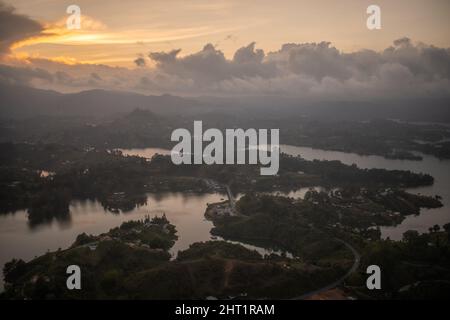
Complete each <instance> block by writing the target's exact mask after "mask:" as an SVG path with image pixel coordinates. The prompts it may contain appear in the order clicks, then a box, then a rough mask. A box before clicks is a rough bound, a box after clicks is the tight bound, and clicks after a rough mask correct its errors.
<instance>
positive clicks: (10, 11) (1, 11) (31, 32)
mask: <svg viewBox="0 0 450 320" xmlns="http://www.w3.org/2000/svg"><path fill="white" fill-rule="evenodd" d="M41 31H42V25H41V24H40V23H38V22H37V21H34V20H32V19H30V18H29V17H27V16H25V15H21V14H17V13H16V12H15V9H14V8H13V7H10V6H8V5H6V4H4V3H3V2H0V55H1V54H4V53H7V52H8V51H9V48H10V46H11V45H12V44H13V43H15V42H17V41H20V40H23V39H27V38H30V37H33V36H36V35H38V34H39V33H40V32H41Z"/></svg>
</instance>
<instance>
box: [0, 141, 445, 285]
mask: <svg viewBox="0 0 450 320" xmlns="http://www.w3.org/2000/svg"><path fill="white" fill-rule="evenodd" d="M280 149H281V152H284V153H288V154H291V155H300V156H302V157H303V158H305V159H307V160H313V159H321V160H340V161H342V162H343V163H346V164H353V163H354V164H356V165H357V166H358V167H360V168H385V169H398V170H411V171H414V172H423V173H429V174H431V175H432V176H433V177H434V178H435V183H434V185H433V186H429V187H423V188H416V189H410V190H409V191H410V192H415V193H422V194H427V195H436V194H438V195H440V196H442V198H443V202H444V207H443V208H438V209H426V210H422V211H421V214H420V215H417V216H408V217H407V218H406V219H405V220H404V221H403V223H401V224H400V225H398V226H396V227H389V228H388V227H383V228H381V230H382V236H383V237H390V238H391V239H395V240H399V239H401V237H402V234H403V232H405V231H407V230H409V229H414V230H418V231H420V232H426V231H427V230H428V228H429V227H431V226H433V225H435V224H438V225H441V226H442V225H443V224H445V223H448V222H450V211H449V208H450V161H449V160H445V161H441V160H439V159H437V158H435V157H432V156H427V155H423V160H422V161H408V160H391V159H385V158H383V157H379V156H361V155H357V154H353V153H345V152H335V151H325V150H317V149H312V148H306V147H295V146H287V145H281V146H280ZM122 151H123V152H124V154H129V155H139V156H143V157H146V158H151V157H152V156H153V155H154V154H155V153H160V154H170V151H169V150H164V149H156V148H147V149H130V150H122ZM306 191H307V189H301V190H297V191H295V192H291V193H289V194H288V195H289V196H292V197H303V196H304V194H305V192H306ZM224 198H226V195H224V194H201V195H200V194H185V193H161V194H157V195H155V194H149V195H148V198H147V204H145V205H143V206H141V207H138V208H136V209H134V210H132V211H131V212H127V213H118V214H114V213H111V212H108V211H105V210H104V209H103V207H102V206H101V204H100V203H99V202H97V201H73V202H72V203H71V205H70V220H68V221H53V222H52V223H49V224H43V225H40V226H37V227H31V226H29V224H28V221H27V213H26V211H17V212H15V213H11V214H6V215H0V265H1V266H3V265H4V263H5V262H7V261H9V260H11V259H12V258H21V259H24V260H26V261H27V260H30V259H32V258H33V257H35V256H39V255H41V254H44V253H45V252H46V251H47V250H50V251H53V250H57V249H58V248H66V247H68V246H69V245H71V244H72V243H73V242H74V240H75V238H76V236H77V235H79V234H81V233H83V232H85V233H88V234H100V233H104V232H107V231H108V230H109V229H111V228H114V227H116V226H119V225H120V224H121V223H122V222H123V221H127V220H135V219H142V218H144V216H145V215H147V214H150V215H155V214H158V215H162V214H163V213H165V214H166V216H167V218H168V219H169V221H170V222H171V223H173V224H174V225H175V226H176V228H177V230H178V236H179V239H178V241H177V242H176V243H175V245H174V247H173V248H172V249H171V253H172V254H173V255H175V254H176V253H177V252H178V250H184V249H187V248H188V247H189V245H190V244H192V243H194V242H198V241H207V240H210V239H211V235H210V230H211V227H212V223H211V222H210V221H207V220H205V218H204V212H205V210H206V206H207V204H208V203H213V202H218V201H221V199H224ZM246 247H248V248H250V249H255V250H257V251H258V252H260V253H262V254H264V253H270V252H272V251H270V250H266V249H263V248H258V247H253V246H248V245H246ZM0 276H1V281H0V287H2V286H3V283H2V282H3V281H2V280H3V276H2V275H0Z"/></svg>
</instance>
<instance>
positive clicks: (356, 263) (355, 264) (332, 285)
mask: <svg viewBox="0 0 450 320" xmlns="http://www.w3.org/2000/svg"><path fill="white" fill-rule="evenodd" d="M335 240H336V241H339V242H341V243H343V244H344V245H345V246H346V247H347V248H349V249H350V251H351V252H352V253H353V256H354V259H355V260H354V262H353V265H352V267H351V268H350V269H349V270H348V271H347V273H346V274H345V275H343V276H342V277H340V278H339V279H337V280H336V281H334V282H332V283H330V284H328V285H326V286H325V287H322V288H319V289H317V290H314V291H310V292H308V293H305V294H302V295H301V296H298V297H294V298H291V300H304V299H307V298H309V297H311V296H313V295H316V294H319V293H322V292H325V291H328V290H331V289H333V288H336V287H337V286H339V285H341V284H342V283H343V282H344V280H345V279H347V278H348V277H349V276H350V275H351V274H352V273H353V272H355V271H356V270H357V269H358V267H359V263H360V261H361V255H360V254H359V253H358V251H356V249H355V248H353V247H352V246H351V245H350V244H349V243H347V242H345V241H344V240H341V239H338V238H336V239H335Z"/></svg>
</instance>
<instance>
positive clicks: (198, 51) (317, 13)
mask: <svg viewBox="0 0 450 320" xmlns="http://www.w3.org/2000/svg"><path fill="white" fill-rule="evenodd" d="M71 4H76V5H78V6H79V7H80V8H81V14H82V16H81V19H82V20H81V21H82V22H81V29H80V30H68V29H67V28H66V26H65V22H66V19H67V17H68V14H67V13H66V9H67V7H68V6H69V5H71ZM370 4H377V5H379V6H380V7H381V17H382V29H381V30H373V31H370V30H368V29H367V27H366V19H367V17H368V14H367V13H366V8H367V7H368V6H369V5H370ZM0 9H1V12H0V13H1V15H2V19H0V21H1V22H0V25H1V29H2V31H1V32H0V37H1V38H0V44H1V45H0V59H1V63H3V71H2V72H3V77H9V78H8V80H7V81H9V82H14V81H15V82H18V81H21V82H25V83H26V84H30V83H32V84H33V85H36V86H39V87H47V88H53V89H56V90H61V91H76V90H82V89H89V88H110V89H120V90H132V91H139V92H147V93H152V92H167V91H169V92H171V91H172V89H174V88H176V89H177V91H182V92H184V93H193V92H194V91H195V93H199V92H200V91H202V92H201V93H203V94H204V93H209V92H210V91H211V90H213V89H214V90H213V91H218V92H219V91H220V92H223V91H227V90H229V89H230V88H231V89H232V91H233V90H235V89H236V88H239V90H241V91H245V90H246V89H245V88H247V89H249V90H250V89H251V90H250V91H252V90H255V91H261V90H262V91H265V92H277V91H279V90H281V91H283V90H284V88H285V86H286V83H287V84H288V85H289V86H292V87H293V91H296V89H294V87H295V85H293V83H297V82H295V81H290V82H287V81H285V80H286V79H287V78H289V77H292V76H293V75H295V79H294V80H299V78H298V75H301V79H300V80H301V81H300V82H301V83H300V84H299V85H305V86H307V87H308V90H309V92H311V90H310V87H309V85H310V84H305V83H304V81H307V82H308V81H310V80H311V81H316V82H317V84H319V85H324V86H325V87H327V88H328V87H329V86H330V85H332V86H333V88H334V85H335V84H334V83H333V84H330V82H329V81H332V80H333V81H334V80H338V81H340V82H341V83H340V84H339V85H341V84H342V80H345V81H348V80H349V79H351V80H352V81H358V82H361V81H363V80H364V81H366V80H367V81H368V80H370V81H372V80H373V77H372V78H371V77H369V76H376V77H383V76H385V74H384V73H383V72H387V71H386V70H387V69H389V70H391V71H392V70H393V69H395V68H396V69H395V71H392V72H394V73H395V74H402V72H403V73H405V74H408V72H409V75H410V76H413V77H414V79H415V80H420V81H423V80H424V79H428V80H430V76H431V74H432V73H433V72H435V71H436V72H438V73H440V72H441V71H440V69H441V68H442V67H444V68H445V67H447V63H448V55H449V51H448V50H449V49H448V48H449V47H450V1H448V0H428V1H427V0H396V1H392V0H376V1H374V0H370V1H366V0H341V1H336V0H315V1H306V0H280V1H273V0H271V1H270V0H252V1H244V0H227V1H225V0H192V1H186V0H128V1H120V0H109V1H93V0H77V1H72V0H70V1H65V0H34V1H33V0H15V1H6V2H3V3H2V5H1V7H0ZM399 39H404V40H399ZM405 39H406V40H405ZM398 40H399V41H398ZM395 41H397V42H395ZM321 43H323V44H322V45H321ZM394 43H396V44H394ZM286 44H296V45H297V46H296V47H295V48H293V47H292V46H289V45H287V46H286ZM393 45H394V47H395V48H396V49H395V52H394V53H395V54H394V55H392V54H390V53H389V52H387V53H386V51H385V50H386V49H388V51H389V50H391V49H389V48H392V46H393ZM283 48H284V49H283ZM438 48H439V50H440V51H439V50H438ZM241 49H242V50H241ZM367 49H369V50H372V51H370V53H368V51H367ZM397 49H398V50H397ZM400 49H401V50H400ZM239 50H241V51H240V52H241V60H240V61H238V60H234V57H235V55H236V53H237V52H239ZM308 50H309V51H311V52H314V53H311V54H309V53H307V54H305V52H306V51H308ZM318 50H319V51H320V52H322V53H320V52H319V53H317V52H318ZM407 50H409V53H408V52H406V51H407ZM288 51H289V53H288ZM293 51H295V52H296V54H297V56H296V57H297V58H296V59H292V52H293ZM309 51H308V52H309ZM430 51H432V52H431V53H430ZM299 52H302V53H301V54H300V55H298V53H299ZM353 53H354V55H352V54H353ZM397 54H400V55H401V56H402V58H401V59H405V60H404V63H403V62H399V61H400V60H401V59H400V58H398V57H397ZM411 55H416V56H415V58H413V60H414V59H416V58H417V59H418V62H414V63H413V64H411V61H412V60H411V59H412V58H411ZM321 56H323V57H322V60H320V61H319V60H317V57H319V58H320V57H321ZM355 56H356V57H358V59H359V60H358V59H356V58H355ZM362 56H364V57H362ZM369 56H370V57H369ZM431 56H432V57H433V63H435V62H434V60H435V59H436V57H438V60H439V61H438V62H436V63H437V64H439V66H437V65H433V66H432V67H430V63H429V62H427V61H428V60H427V59H430V57H431ZM205 57H207V59H206V58H205ZM211 57H212V58H211ZM249 57H251V59H253V60H252V61H250V62H251V63H250V64H252V63H253V64H254V63H257V64H259V65H258V68H257V70H256V69H255V68H254V67H255V66H250V65H249V64H248V62H249V60H248V59H249ZM289 57H290V58H289ZM336 57H337V59H338V60H339V61H334V62H333V61H331V60H333V59H335V58H336ZM208 59H209V60H208ZM214 59H216V60H214ZM286 59H288V60H286ZM289 59H290V60H289ZM309 59H316V60H317V61H315V62H311V61H309ZM323 59H324V60H323ZM424 59H425V60H426V61H425V60H424ZM199 60H201V61H199ZM350 60H351V62H350ZM366 60H367V61H369V62H370V63H375V62H376V63H377V66H376V67H370V68H369V69H370V72H377V74H375V73H374V74H371V75H369V74H368V70H363V69H361V68H363V67H362V64H365V63H367V61H366ZM419 60H420V62H419ZM205 61H206V62H205ZM280 61H284V62H283V63H280ZM286 61H289V63H291V62H292V61H296V62H298V63H300V65H301V66H300V67H299V66H297V67H296V66H293V67H292V68H291V66H289V67H288V71H286V68H285V65H286V63H285V62H286ZM402 61H403V60H402ZM408 61H409V62H408ZM243 62H245V63H247V65H246V67H245V68H243V67H242V65H235V66H234V65H233V64H239V63H243ZM221 63H222V64H223V66H221ZM408 63H410V65H407V64H408ZM422 63H423V68H422V67H420V68H417V65H418V64H422ZM328 64H329V65H328ZM339 64H342V65H341V66H339ZM394 64H400V65H401V67H406V68H407V69H408V70H403V69H401V68H400V67H399V66H395V65H394ZM311 66H316V67H315V69H314V70H308V68H311ZM259 67H263V68H262V69H261V68H259ZM325 67H326V68H327V69H326V70H325V71H323V70H321V68H325ZM11 68H19V69H14V70H13V69H11ZM339 68H341V69H339ZM424 68H425V69H427V70H428V71H427V72H430V73H429V74H428V73H427V74H426V76H423V75H421V76H420V77H418V74H417V72H418V70H423V69H424ZM430 68H431V69H430ZM216 69H217V70H216ZM225 69H226V70H225ZM300 69H301V72H300V71H299V70H300ZM338 69H339V70H338ZM344 69H345V70H344ZM356 69H358V71H357V72H356V73H355V70H356ZM211 70H213V71H214V70H215V71H217V73H216V74H212V72H213V71H211ZM280 70H282V71H280ZM305 70H306V73H305V72H304V71H305ZM391 71H389V72H391ZM45 72H47V73H48V75H47V74H45ZM119 74H120V76H119ZM280 74H281V76H280ZM337 74H339V75H337ZM362 74H364V77H366V79H362ZM1 76H2V74H1V73H0V77H1ZM306 76H307V77H306ZM305 77H306V78H308V77H309V78H308V79H306V78H305ZM439 77H441V78H442V77H443V78H442V79H439V81H441V80H444V81H448V79H447V74H445V75H442V74H440V75H439ZM249 78H251V79H252V82H251V83H248V82H245V83H240V84H239V83H237V82H236V81H248V79H249ZM310 78H311V79H310ZM431 78H433V77H431ZM434 78H435V77H434ZM49 79H51V81H50V80H49ZM261 79H262V80H261ZM265 79H270V82H267V81H263V80H265ZM213 80H214V81H215V80H217V81H218V83H213V84H214V85H212V84H211V83H212V82H211V81H213ZM428 80H427V81H428ZM258 81H259V82H258ZM324 81H328V82H324ZM367 81H366V82H364V83H360V84H358V85H361V86H363V87H372V85H373V84H367ZM433 81H434V80H433ZM257 82H258V83H257ZM297 84H298V83H297ZM446 84H447V83H445V84H442V83H440V86H441V87H442V86H444V88H446ZM206 85H208V86H206ZM352 85H353V82H352ZM433 88H434V87H433ZM198 89H202V90H198ZM321 90H322V89H321ZM327 90H328V89H327ZM333 90H334V89H333ZM380 90H381V89H380ZM319 91H320V90H319Z"/></svg>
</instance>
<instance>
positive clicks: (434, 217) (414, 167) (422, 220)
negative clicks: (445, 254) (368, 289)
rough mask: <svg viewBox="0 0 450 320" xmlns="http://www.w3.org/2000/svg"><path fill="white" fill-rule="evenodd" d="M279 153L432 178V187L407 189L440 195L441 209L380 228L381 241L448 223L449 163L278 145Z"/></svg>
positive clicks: (397, 238)
mask: <svg viewBox="0 0 450 320" xmlns="http://www.w3.org/2000/svg"><path fill="white" fill-rule="evenodd" d="M280 150H281V152H284V153H286V154H290V155H294V156H296V155H300V156H301V157H303V158H304V159H306V160H314V159H318V160H340V161H341V162H343V163H345V164H349V165H351V164H356V165H357V166H358V167H360V168H367V169H372V168H382V169H390V170H410V171H413V172H417V173H428V174H431V175H432V176H433V177H434V184H433V185H432V186H427V187H420V188H411V189H407V191H409V192H413V193H421V194H424V195H430V196H434V195H440V196H441V197H442V202H443V204H444V206H443V207H442V208H436V209H422V210H421V214H420V215H411V216H408V217H406V219H405V220H404V221H403V222H402V223H401V224H400V225H398V226H396V227H382V228H381V234H382V237H384V238H386V237H390V238H391V239H393V240H400V239H401V238H402V235H403V233H404V232H405V231H408V230H417V231H419V232H428V228H429V227H431V226H433V225H435V224H438V225H440V226H442V225H443V224H445V223H448V222H450V210H449V208H450V160H439V159H438V158H436V157H433V156H429V155H425V154H421V156H422V157H423V160H422V161H411V160H393V159H386V158H383V157H380V156H361V155H358V154H355V153H346V152H339V151H326V150H318V149H312V148H307V147H295V146H289V145H281V146H280Z"/></svg>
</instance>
